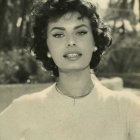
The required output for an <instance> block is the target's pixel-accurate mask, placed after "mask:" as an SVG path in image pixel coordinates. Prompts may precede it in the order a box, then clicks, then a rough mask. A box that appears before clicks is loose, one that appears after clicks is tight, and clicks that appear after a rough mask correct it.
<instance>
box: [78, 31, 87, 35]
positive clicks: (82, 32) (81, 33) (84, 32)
mask: <svg viewBox="0 0 140 140" xmlns="http://www.w3.org/2000/svg"><path fill="white" fill-rule="evenodd" d="M77 34H78V35H81V36H82V35H85V34H87V31H79V32H77Z"/></svg>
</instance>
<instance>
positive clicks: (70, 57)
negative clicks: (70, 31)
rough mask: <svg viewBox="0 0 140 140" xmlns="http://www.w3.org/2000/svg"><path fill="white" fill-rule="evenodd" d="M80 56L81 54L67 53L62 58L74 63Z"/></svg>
mask: <svg viewBox="0 0 140 140" xmlns="http://www.w3.org/2000/svg"><path fill="white" fill-rule="evenodd" d="M81 56H82V54H81V53H67V54H65V55H64V56H63V57H64V58H65V59H67V60H70V61H76V60H78V59H79V58H80V57H81Z"/></svg>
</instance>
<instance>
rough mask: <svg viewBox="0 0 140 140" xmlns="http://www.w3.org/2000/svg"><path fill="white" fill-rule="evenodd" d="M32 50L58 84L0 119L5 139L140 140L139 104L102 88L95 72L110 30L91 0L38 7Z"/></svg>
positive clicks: (60, 1) (26, 98) (0, 131)
mask: <svg viewBox="0 0 140 140" xmlns="http://www.w3.org/2000/svg"><path fill="white" fill-rule="evenodd" d="M32 14H33V16H34V25H33V32H34V38H33V41H34V44H33V48H32V49H33V50H34V52H35V54H36V57H37V59H39V60H41V61H42V62H43V64H44V66H45V68H46V69H47V70H52V71H53V73H54V75H55V76H57V77H58V81H57V82H56V83H54V84H53V85H52V86H51V87H49V88H47V89H45V90H43V91H41V92H38V93H34V94H32V95H25V96H23V97H21V98H19V99H16V100H15V101H14V102H13V103H12V104H11V105H10V106H9V107H8V108H7V109H6V110H5V111H3V112H2V113H1V115H0V138H1V140H57V139H58V140H59V139H61V140H140V104H139V103H138V101H137V100H138V99H137V98H136V97H135V96H133V95H120V94H119V93H114V92H113V91H111V90H109V89H106V88H105V87H103V86H102V85H101V84H100V83H99V82H98V81H97V80H96V78H95V77H94V76H93V77H91V74H90V69H94V68H95V67H96V66H97V65H98V63H99V61H100V57H101V55H102V53H103V51H104V50H105V48H106V47H107V46H109V45H110V43H111V37H110V30H109V28H108V27H107V26H105V25H104V24H103V22H102V20H101V19H100V16H99V14H98V13H97V10H96V6H95V4H94V3H92V2H90V1H87V0H85V1H84V0H48V1H47V2H42V3H38V4H37V5H35V7H34V9H33V12H32Z"/></svg>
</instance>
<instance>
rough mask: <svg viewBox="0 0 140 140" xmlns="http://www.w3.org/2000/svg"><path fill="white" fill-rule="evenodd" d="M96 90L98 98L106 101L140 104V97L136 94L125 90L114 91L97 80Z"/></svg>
mask: <svg viewBox="0 0 140 140" xmlns="http://www.w3.org/2000/svg"><path fill="white" fill-rule="evenodd" d="M95 88H96V92H97V94H98V97H99V98H100V99H102V100H104V101H111V102H112V101H117V102H118V103H119V104H137V105H139V104H140V96H138V95H136V94H135V93H130V92H126V91H125V90H123V89H122V90H112V89H109V88H107V87H105V86H104V85H102V83H101V82H100V81H99V80H98V79H96V80H95Z"/></svg>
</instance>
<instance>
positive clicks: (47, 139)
mask: <svg viewBox="0 0 140 140" xmlns="http://www.w3.org/2000/svg"><path fill="white" fill-rule="evenodd" d="M139 100H140V99H138V97H135V96H134V95H128V94H127V95H126V94H120V93H116V92H114V91H111V90H108V89H106V88H105V87H103V86H102V85H101V84H100V83H99V82H96V83H95V87H94V89H93V90H92V92H91V93H90V94H89V95H88V96H86V97H84V98H80V99H76V101H75V104H74V99H72V98H70V97H67V96H64V95H62V94H60V93H58V92H57V91H56V89H55V84H53V85H52V86H51V87H49V88H47V89H45V90H43V91H41V92H38V93H34V94H31V95H25V96H22V97H20V98H18V99H16V100H15V101H14V102H13V103H12V104H11V105H10V106H9V107H8V108H7V109H5V110H4V111H3V112H2V113H1V114H0V140H140V101H139Z"/></svg>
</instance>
